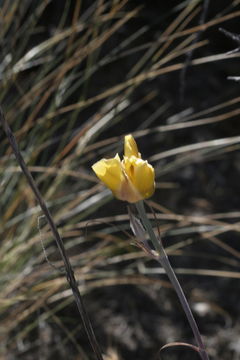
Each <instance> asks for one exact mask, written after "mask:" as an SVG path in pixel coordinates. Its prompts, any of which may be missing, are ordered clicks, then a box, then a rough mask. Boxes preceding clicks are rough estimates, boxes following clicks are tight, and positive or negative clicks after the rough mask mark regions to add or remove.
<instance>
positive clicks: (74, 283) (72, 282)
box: [0, 107, 103, 360]
mask: <svg viewBox="0 0 240 360" xmlns="http://www.w3.org/2000/svg"><path fill="white" fill-rule="evenodd" d="M0 123H2V127H3V130H4V131H5V133H6V135H7V137H8V140H9V142H10V144H11V146H12V149H13V152H14V154H15V156H16V159H17V161H18V163H19V165H20V167H21V169H22V171H23V173H24V175H25V176H26V179H27V181H28V184H29V186H30V187H31V189H32V191H33V193H34V195H35V197H36V199H37V201H38V203H39V205H40V207H41V209H42V211H43V213H44V215H45V216H46V219H47V221H48V224H49V226H50V228H51V231H52V233H53V236H54V239H55V241H56V243H57V247H58V250H59V252H60V254H61V257H62V260H63V263H64V266H65V271H66V278H67V281H68V283H69V286H70V287H71V289H72V293H73V296H74V298H75V302H76V304H77V308H78V311H79V313H80V316H81V319H82V322H83V325H84V328H85V330H86V333H87V335H88V339H89V342H90V344H91V346H92V350H93V352H94V354H95V358H96V359H97V360H103V357H102V353H101V349H100V346H99V344H98V342H97V339H96V337H95V334H94V331H93V328H92V325H91V322H90V319H89V317H88V314H87V312H86V309H85V306H84V303H83V299H82V296H81V294H80V291H79V289H78V285H77V281H76V278H75V275H74V272H73V269H72V266H71V264H70V261H69V259H68V256H67V254H66V250H65V248H64V244H63V241H62V238H61V236H60V234H59V232H58V230H57V227H56V225H55V223H54V221H53V218H52V215H51V213H50V211H49V209H48V207H47V205H46V203H45V201H44V199H43V197H42V195H41V193H40V191H39V190H38V187H37V185H36V183H35V181H34V179H33V177H32V175H31V173H30V171H29V170H28V168H27V165H26V163H25V161H24V159H23V157H22V155H21V152H20V150H19V147H18V144H17V142H16V139H15V137H14V134H13V132H12V130H11V129H10V127H9V125H8V123H7V121H6V119H5V117H4V114H3V111H2V109H1V107H0Z"/></svg>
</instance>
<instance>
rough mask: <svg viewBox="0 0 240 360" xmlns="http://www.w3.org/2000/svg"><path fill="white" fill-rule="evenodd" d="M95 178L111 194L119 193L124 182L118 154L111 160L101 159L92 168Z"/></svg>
mask: <svg viewBox="0 0 240 360" xmlns="http://www.w3.org/2000/svg"><path fill="white" fill-rule="evenodd" d="M92 169H93V171H94V172H95V174H96V175H97V177H98V178H99V179H100V180H101V181H102V182H103V183H104V184H105V185H106V186H107V187H108V188H109V189H110V190H111V191H112V192H113V193H115V192H117V191H119V189H120V188H121V184H122V182H123V181H124V174H123V171H122V165H121V161H120V158H119V156H118V154H117V155H116V156H115V158H113V159H102V160H100V161H98V162H96V163H95V164H94V165H93V166H92Z"/></svg>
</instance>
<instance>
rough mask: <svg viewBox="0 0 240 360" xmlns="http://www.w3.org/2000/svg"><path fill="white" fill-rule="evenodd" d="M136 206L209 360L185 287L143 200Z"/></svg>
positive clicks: (198, 341) (197, 340) (203, 353)
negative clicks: (170, 260)
mask: <svg viewBox="0 0 240 360" xmlns="http://www.w3.org/2000/svg"><path fill="white" fill-rule="evenodd" d="M135 205H136V208H137V210H138V213H139V216H140V219H141V221H142V223H143V226H144V227H145V229H146V231H147V233H148V236H149V239H150V241H151V243H152V245H153V247H154V249H155V250H156V253H157V255H156V256H154V258H155V259H156V260H157V261H158V262H159V263H160V264H161V265H162V267H163V269H164V270H165V272H166V274H167V276H168V278H169V280H170V282H171V284H172V286H173V288H174V290H175V291H176V293H177V295H178V298H179V300H180V302H181V305H182V308H183V310H184V312H185V314H186V317H187V319H188V322H189V325H190V326H191V329H192V331H193V334H194V337H195V340H196V343H197V345H198V348H199V354H200V356H201V358H202V360H209V357H208V354H207V352H206V349H205V346H204V344H203V341H202V337H201V334H200V331H199V329H198V326H197V323H196V321H195V319H194V316H193V313H192V311H191V308H190V306H189V304H188V301H187V299H186V296H185V294H184V292H183V289H182V287H181V285H180V283H179V281H178V279H177V277H176V275H175V273H174V270H173V268H172V266H171V264H170V262H169V259H168V256H167V254H166V252H165V250H164V248H163V245H162V242H161V239H157V237H156V235H155V233H154V231H153V228H152V225H151V223H150V221H149V219H148V217H147V214H146V211H145V207H144V204H143V201H139V202H138V203H136V204H135Z"/></svg>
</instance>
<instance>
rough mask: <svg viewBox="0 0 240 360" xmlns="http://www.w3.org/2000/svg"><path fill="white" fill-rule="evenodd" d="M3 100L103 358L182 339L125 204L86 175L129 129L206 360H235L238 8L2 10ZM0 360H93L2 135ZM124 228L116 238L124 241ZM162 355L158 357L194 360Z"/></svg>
mask: <svg viewBox="0 0 240 360" xmlns="http://www.w3.org/2000/svg"><path fill="white" fill-rule="evenodd" d="M0 6H1V8H0V15H1V42H0V46H1V52H0V79H1V82H0V89H1V91H0V102H1V104H2V106H3V109H4V112H5V115H6V118H7V120H8V122H9V124H10V125H11V127H12V129H13V130H14V133H15V135H16V139H17V141H18V143H19V145H20V148H21V151H22V154H23V156H24V158H25V160H26V162H27V164H28V166H29V169H30V170H31V172H32V174H33V176H34V178H35V180H36V182H37V184H38V186H39V189H40V191H41V193H42V195H43V197H44V199H45V200H46V201H47V203H48V206H49V208H50V210H51V212H52V214H53V217H54V220H55V222H56V224H57V226H58V229H59V231H60V233H61V235H62V237H63V239H64V243H65V246H66V249H67V251H68V254H69V256H70V259H71V263H72V266H73V268H74V271H75V273H76V277H77V280H78V281H79V288H80V290H81V292H82V293H83V294H84V300H85V304H86V307H87V310H88V311H89V313H90V317H91V319H92V322H93V326H94V329H95V330H96V335H97V338H98V340H99V342H100V344H101V347H102V349H103V351H104V353H105V354H106V359H133V358H134V359H138V360H141V359H153V358H155V357H156V356H157V354H158V351H159V349H160V347H161V346H162V345H164V344H165V343H167V342H169V341H188V342H190V341H192V334H191V331H190V329H189V328H188V326H187V323H186V321H185V318H184V314H183V313H182V310H181V308H180V306H179V304H178V301H177V299H176V296H175V294H174V293H173V291H172V289H171V287H170V285H169V283H168V281H166V278H165V275H164V274H163V271H162V269H159V268H157V267H155V264H153V263H152V262H151V261H149V260H148V259H146V258H145V256H144V254H143V253H142V252H141V251H140V250H139V249H137V248H136V247H134V246H132V245H131V241H130V239H131V235H130V232H129V221H128V215H127V211H126V204H124V203H122V202H120V201H117V200H115V199H113V198H112V196H111V194H110V192H109V191H108V190H106V189H105V188H104V187H103V186H102V185H101V184H100V183H99V182H98V180H97V178H96V177H95V175H94V174H93V172H92V171H91V165H92V163H94V162H95V161H96V160H98V159H100V158H102V157H111V156H112V155H114V154H115V153H116V152H119V153H121V151H122V139H123V135H124V134H127V133H129V132H131V133H133V135H134V136H135V137H136V139H137V142H138V144H139V148H140V151H141V152H142V153H143V154H144V158H148V159H149V162H150V163H152V164H153V165H154V166H155V169H156V174H157V178H156V184H157V189H156V193H155V195H154V197H153V198H152V199H151V200H149V204H150V205H151V206H152V207H153V208H154V209H155V211H156V213H157V218H158V221H159V226H160V230H161V233H162V237H163V241H164V244H165V246H166V249H167V251H168V253H169V256H170V259H171V262H172V263H173V265H174V266H175V268H176V272H177V274H178V276H179V277H180V280H181V283H182V284H183V287H184V289H185V290H186V293H187V295H188V298H189V299H190V304H191V306H192V308H193V310H194V311H195V314H196V317H197V320H198V322H199V325H200V329H201V330H202V332H203V334H204V335H205V342H206V345H207V347H208V349H209V354H210V355H211V356H212V358H214V359H217V358H219V356H220V357H221V359H222V360H228V359H229V360H230V359H231V360H234V359H239V354H240V350H239V340H238V333H239V323H238V320H239V313H240V305H239V301H238V287H239V277H240V272H239V259H240V252H239V222H238V218H239V216H240V211H239V195H240V194H239V193H240V190H239V180H238V179H239V171H240V167H239V160H240V156H239V148H240V135H239V130H240V127H239V121H238V120H239V114H240V108H239V101H240V97H239V94H238V93H239V82H237V81H233V80H228V79H227V77H228V76H239V75H240V74H239V61H240V59H239V52H236V53H231V52H230V53H227V52H228V51H231V50H233V49H234V48H237V47H238V46H239V44H238V43H237V42H234V41H233V39H231V38H229V37H227V36H225V35H224V34H223V33H222V32H219V27H222V28H224V29H226V30H228V31H230V32H232V33H237V32H238V31H239V26H238V24H239V17H240V1H236V0H235V1H222V0H221V1H218V2H214V1H209V4H208V2H207V1H201V0H188V1H169V2H159V1H150V2H147V1H145V2H138V1H128V0H122V1H121V0H111V1H106V0H98V1H86V0H85V1H81V0H75V1H73V0H66V1H57V0H42V1H37V0H22V1H20V0H15V1H11V0H3V1H2V2H1V3H0ZM0 141H1V146H0V243H1V246H0V269H1V274H0V290H1V295H0V320H1V328H0V339H1V341H0V344H1V345H0V351H1V352H0V354H1V355H0V356H1V359H11V360H12V359H33V358H34V359H35V358H39V359H41V360H45V359H55V357H58V359H91V358H92V354H91V350H90V348H89V345H88V341H87V339H86V336H85V333H84V331H83V328H82V324H81V322H80V320H79V318H78V315H77V311H76V308H75V304H74V301H73V297H72V294H71V291H70V289H69V288H68V285H67V282H66V279H65V276H64V274H62V272H61V267H62V263H61V261H60V257H59V254H58V251H57V249H56V245H55V242H54V241H53V238H52V234H51V233H50V231H49V228H48V226H47V225H46V221H45V219H44V218H43V217H42V213H41V211H40V209H39V206H38V204H37V202H36V200H35V198H34V195H33V194H32V192H31V191H30V189H29V187H28V186H27V184H26V180H25V178H24V176H23V175H22V173H21V171H20V169H19V167H18V165H17V163H16V160H15V158H14V156H13V154H12V151H11V148H10V146H9V144H8V141H7V139H6V137H5V136H4V134H3V132H2V130H1V131H0ZM128 232H129V233H128ZM181 351H182V350H181V349H175V350H174V351H172V350H171V353H170V351H169V352H167V351H165V353H164V358H166V359H179V358H180V357H179V356H181V359H182V358H184V359H193V356H194V355H193V354H189V351H187V352H186V351H185V353H182V352H181Z"/></svg>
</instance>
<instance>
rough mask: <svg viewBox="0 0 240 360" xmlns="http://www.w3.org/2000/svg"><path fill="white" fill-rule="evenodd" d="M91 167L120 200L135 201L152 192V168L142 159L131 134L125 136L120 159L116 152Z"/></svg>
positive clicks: (153, 188)
mask: <svg viewBox="0 0 240 360" xmlns="http://www.w3.org/2000/svg"><path fill="white" fill-rule="evenodd" d="M92 169H93V171H94V172H95V174H96V175H97V176H98V178H99V179H100V180H101V181H102V182H103V183H104V184H105V185H106V186H107V187H108V188H109V189H110V190H111V191H112V192H113V194H114V196H116V198H118V199H120V200H125V201H128V202H130V203H135V202H138V201H140V200H143V199H146V198H149V197H150V196H152V194H153V193H154V190H155V182H154V169H153V167H152V166H151V165H150V164H148V162H147V161H144V160H142V158H141V154H140V153H139V152H138V147H137V144H136V142H135V140H134V138H133V136H132V135H127V136H125V139H124V156H123V160H122V161H121V159H120V157H119V156H118V154H117V155H116V156H115V157H114V158H113V159H102V160H100V161H98V162H96V163H95V164H94V165H93V166H92Z"/></svg>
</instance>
